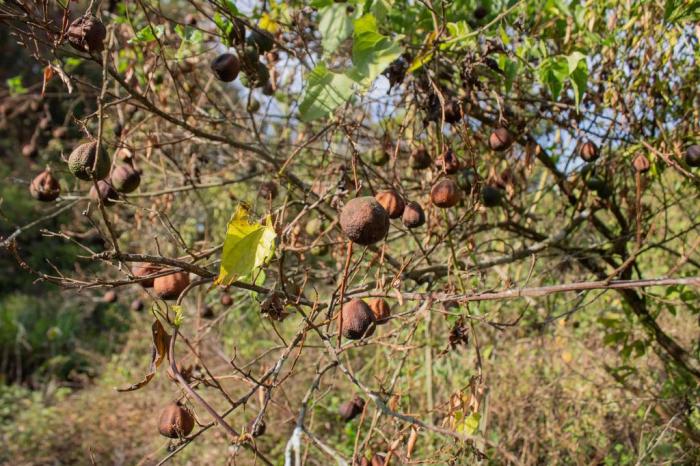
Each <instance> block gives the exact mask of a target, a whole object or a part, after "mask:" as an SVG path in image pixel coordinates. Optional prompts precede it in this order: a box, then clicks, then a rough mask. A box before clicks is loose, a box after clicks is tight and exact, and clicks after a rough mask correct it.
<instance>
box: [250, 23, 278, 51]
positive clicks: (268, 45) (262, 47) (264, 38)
mask: <svg viewBox="0 0 700 466" xmlns="http://www.w3.org/2000/svg"><path fill="white" fill-rule="evenodd" d="M246 42H247V43H248V45H252V46H253V47H255V48H256V49H258V55H262V54H264V53H265V52H269V51H270V50H272V47H274V46H275V40H274V38H273V37H272V34H270V33H269V32H267V31H263V30H259V29H253V30H252V31H250V35H249V36H248V39H247V41H246Z"/></svg>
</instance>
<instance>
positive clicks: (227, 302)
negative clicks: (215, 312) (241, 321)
mask: <svg viewBox="0 0 700 466" xmlns="http://www.w3.org/2000/svg"><path fill="white" fill-rule="evenodd" d="M219 302H220V303H221V305H222V306H225V307H229V306H231V304H233V298H232V297H231V295H230V294H228V293H221V297H220V298H219Z"/></svg>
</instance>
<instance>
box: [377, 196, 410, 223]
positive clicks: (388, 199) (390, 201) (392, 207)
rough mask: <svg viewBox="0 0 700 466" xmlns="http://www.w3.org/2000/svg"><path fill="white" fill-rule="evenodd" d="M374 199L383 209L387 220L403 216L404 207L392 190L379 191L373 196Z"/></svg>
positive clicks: (399, 197) (401, 199)
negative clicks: (387, 217)
mask: <svg viewBox="0 0 700 466" xmlns="http://www.w3.org/2000/svg"><path fill="white" fill-rule="evenodd" d="M374 198H375V199H376V200H377V202H379V203H380V204H381V205H382V207H384V210H386V213H387V214H389V218H399V217H401V215H403V209H404V207H405V206H406V205H405V204H404V202H403V198H402V197H401V195H400V194H399V193H397V192H396V191H394V190H393V189H390V190H387V191H380V192H378V193H377V194H375V196H374Z"/></svg>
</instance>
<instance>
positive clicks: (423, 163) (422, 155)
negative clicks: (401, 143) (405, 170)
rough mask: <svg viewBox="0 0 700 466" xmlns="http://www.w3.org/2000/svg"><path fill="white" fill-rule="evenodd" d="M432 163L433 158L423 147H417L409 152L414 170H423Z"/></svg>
mask: <svg viewBox="0 0 700 466" xmlns="http://www.w3.org/2000/svg"><path fill="white" fill-rule="evenodd" d="M432 163H433V160H432V159H431V158H430V155H428V151H427V150H426V149H425V147H423V146H420V147H417V148H415V149H413V152H411V168H413V169H414V170H425V169H426V168H428V167H429V166H430V165H432Z"/></svg>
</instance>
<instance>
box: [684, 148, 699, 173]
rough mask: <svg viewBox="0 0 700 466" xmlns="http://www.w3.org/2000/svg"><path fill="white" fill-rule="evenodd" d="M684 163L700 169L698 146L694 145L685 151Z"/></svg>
mask: <svg viewBox="0 0 700 466" xmlns="http://www.w3.org/2000/svg"><path fill="white" fill-rule="evenodd" d="M685 163H687V164H688V166H689V167H693V168H697V167H700V145H698V144H694V145H692V146H690V147H688V149H687V150H686V151H685Z"/></svg>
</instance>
